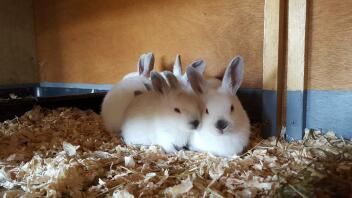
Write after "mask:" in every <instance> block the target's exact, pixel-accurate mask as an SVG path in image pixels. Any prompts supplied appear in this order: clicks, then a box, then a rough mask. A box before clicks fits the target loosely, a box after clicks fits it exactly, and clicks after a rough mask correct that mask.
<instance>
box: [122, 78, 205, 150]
mask: <svg viewBox="0 0 352 198" xmlns="http://www.w3.org/2000/svg"><path fill="white" fill-rule="evenodd" d="M166 78H167V79H168V81H169V84H170V85H168V84H167V82H166V81H165V79H164V78H163V77H162V76H161V74H159V73H157V72H152V73H151V81H152V85H153V91H149V92H145V93H143V94H141V95H138V96H136V97H135V98H134V99H133V101H132V103H131V104H130V106H129V107H128V109H127V111H126V115H125V116H126V118H125V121H124V123H123V125H122V128H121V129H122V130H121V131H122V133H121V135H122V137H123V139H124V141H125V142H126V144H127V145H132V144H136V145H153V144H155V145H160V146H161V147H162V148H163V149H164V150H165V151H166V152H168V153H169V152H174V151H177V150H179V149H182V148H183V147H184V146H186V145H187V143H188V140H189V137H190V135H191V133H192V132H193V131H194V130H195V129H196V128H197V127H198V125H199V120H200V119H201V113H202V106H201V104H202V103H201V102H200V100H199V97H197V96H196V95H195V94H193V93H188V92H186V91H184V90H182V89H181V88H180V85H179V83H178V81H177V79H176V77H175V76H174V75H173V74H172V73H171V72H166Z"/></svg>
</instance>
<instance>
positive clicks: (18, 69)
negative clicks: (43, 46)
mask: <svg viewBox="0 0 352 198" xmlns="http://www.w3.org/2000/svg"><path fill="white" fill-rule="evenodd" d="M34 43H35V42H34V30H33V11H32V1H30V0H1V1H0V46H1V47H0V84H19V83H33V82H38V80H39V79H38V78H37V68H36V64H35V47H34Z"/></svg>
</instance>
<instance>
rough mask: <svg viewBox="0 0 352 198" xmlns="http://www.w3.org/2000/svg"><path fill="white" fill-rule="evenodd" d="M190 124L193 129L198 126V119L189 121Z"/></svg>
mask: <svg viewBox="0 0 352 198" xmlns="http://www.w3.org/2000/svg"><path fill="white" fill-rule="evenodd" d="M191 125H192V127H193V129H196V128H197V127H198V126H199V120H193V121H192V122H191Z"/></svg>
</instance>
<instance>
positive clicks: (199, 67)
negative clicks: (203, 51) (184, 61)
mask: <svg viewBox="0 0 352 198" xmlns="http://www.w3.org/2000/svg"><path fill="white" fill-rule="evenodd" d="M205 65H206V63H205V61H203V60H196V61H193V62H192V63H191V64H190V65H188V66H187V67H193V68H194V69H195V70H196V71H197V72H198V73H200V74H201V75H203V73H204V70H205ZM183 79H184V80H185V81H188V77H187V74H186V73H185V74H184V75H183Z"/></svg>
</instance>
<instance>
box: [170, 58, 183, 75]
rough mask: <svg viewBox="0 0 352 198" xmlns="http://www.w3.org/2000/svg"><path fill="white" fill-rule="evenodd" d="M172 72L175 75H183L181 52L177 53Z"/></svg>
mask: <svg viewBox="0 0 352 198" xmlns="http://www.w3.org/2000/svg"><path fill="white" fill-rule="evenodd" d="M172 72H173V73H174V75H175V76H182V64H181V56H180V55H179V54H177V55H176V59H175V63H174V67H173V70H172Z"/></svg>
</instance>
